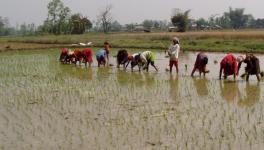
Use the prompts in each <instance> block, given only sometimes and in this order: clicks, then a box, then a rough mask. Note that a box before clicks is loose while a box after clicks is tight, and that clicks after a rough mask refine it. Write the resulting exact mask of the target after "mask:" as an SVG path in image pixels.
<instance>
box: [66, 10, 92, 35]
mask: <svg viewBox="0 0 264 150" xmlns="http://www.w3.org/2000/svg"><path fill="white" fill-rule="evenodd" d="M70 20H71V21H70V22H71V26H72V27H71V34H83V33H84V32H85V31H86V30H88V29H90V28H92V23H91V21H90V20H89V19H87V17H83V16H82V15H81V14H74V15H72V16H71V19H70Z"/></svg>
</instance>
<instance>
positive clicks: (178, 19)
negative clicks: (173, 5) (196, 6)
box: [171, 10, 190, 32]
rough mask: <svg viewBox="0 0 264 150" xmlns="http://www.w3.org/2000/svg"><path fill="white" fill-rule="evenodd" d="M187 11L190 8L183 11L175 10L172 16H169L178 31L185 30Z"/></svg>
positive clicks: (187, 17) (188, 11)
mask: <svg viewBox="0 0 264 150" xmlns="http://www.w3.org/2000/svg"><path fill="white" fill-rule="evenodd" d="M189 13H190V10H187V11H184V12H182V11H180V10H178V11H175V13H174V14H173V16H172V17H171V22H172V24H173V25H174V26H176V27H177V28H178V31H179V32H185V31H186V30H187V27H188V20H189Z"/></svg>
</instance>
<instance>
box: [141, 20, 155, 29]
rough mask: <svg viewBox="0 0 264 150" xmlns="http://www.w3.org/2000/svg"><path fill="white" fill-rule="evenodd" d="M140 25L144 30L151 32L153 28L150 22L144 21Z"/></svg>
mask: <svg viewBox="0 0 264 150" xmlns="http://www.w3.org/2000/svg"><path fill="white" fill-rule="evenodd" d="M142 25H143V27H144V29H147V30H151V28H152V27H153V25H154V23H153V21H152V20H144V21H143V22H142Z"/></svg>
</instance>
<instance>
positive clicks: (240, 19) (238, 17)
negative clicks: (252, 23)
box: [225, 7, 250, 29]
mask: <svg viewBox="0 0 264 150" xmlns="http://www.w3.org/2000/svg"><path fill="white" fill-rule="evenodd" d="M244 11H245V9H244V8H236V9H232V7H230V8H229V12H226V13H225V15H226V16H227V17H228V18H229V20H230V25H231V27H232V28H234V29H239V28H244V27H246V25H247V22H248V21H249V17H250V16H249V15H245V14H244Z"/></svg>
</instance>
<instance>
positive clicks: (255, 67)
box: [237, 54, 261, 81]
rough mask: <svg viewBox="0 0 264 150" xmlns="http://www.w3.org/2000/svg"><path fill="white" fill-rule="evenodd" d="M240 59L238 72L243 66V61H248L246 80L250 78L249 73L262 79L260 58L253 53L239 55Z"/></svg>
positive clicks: (238, 59) (238, 58)
mask: <svg viewBox="0 0 264 150" xmlns="http://www.w3.org/2000/svg"><path fill="white" fill-rule="evenodd" d="M237 61H238V72H239V69H240V67H241V64H242V62H244V63H246V64H247V66H246V70H245V71H246V81H248V79H249V75H256V77H257V79H258V81H260V79H261V76H260V67H259V59H258V58H257V57H256V56H254V55H253V54H247V55H241V56H239V57H237Z"/></svg>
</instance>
